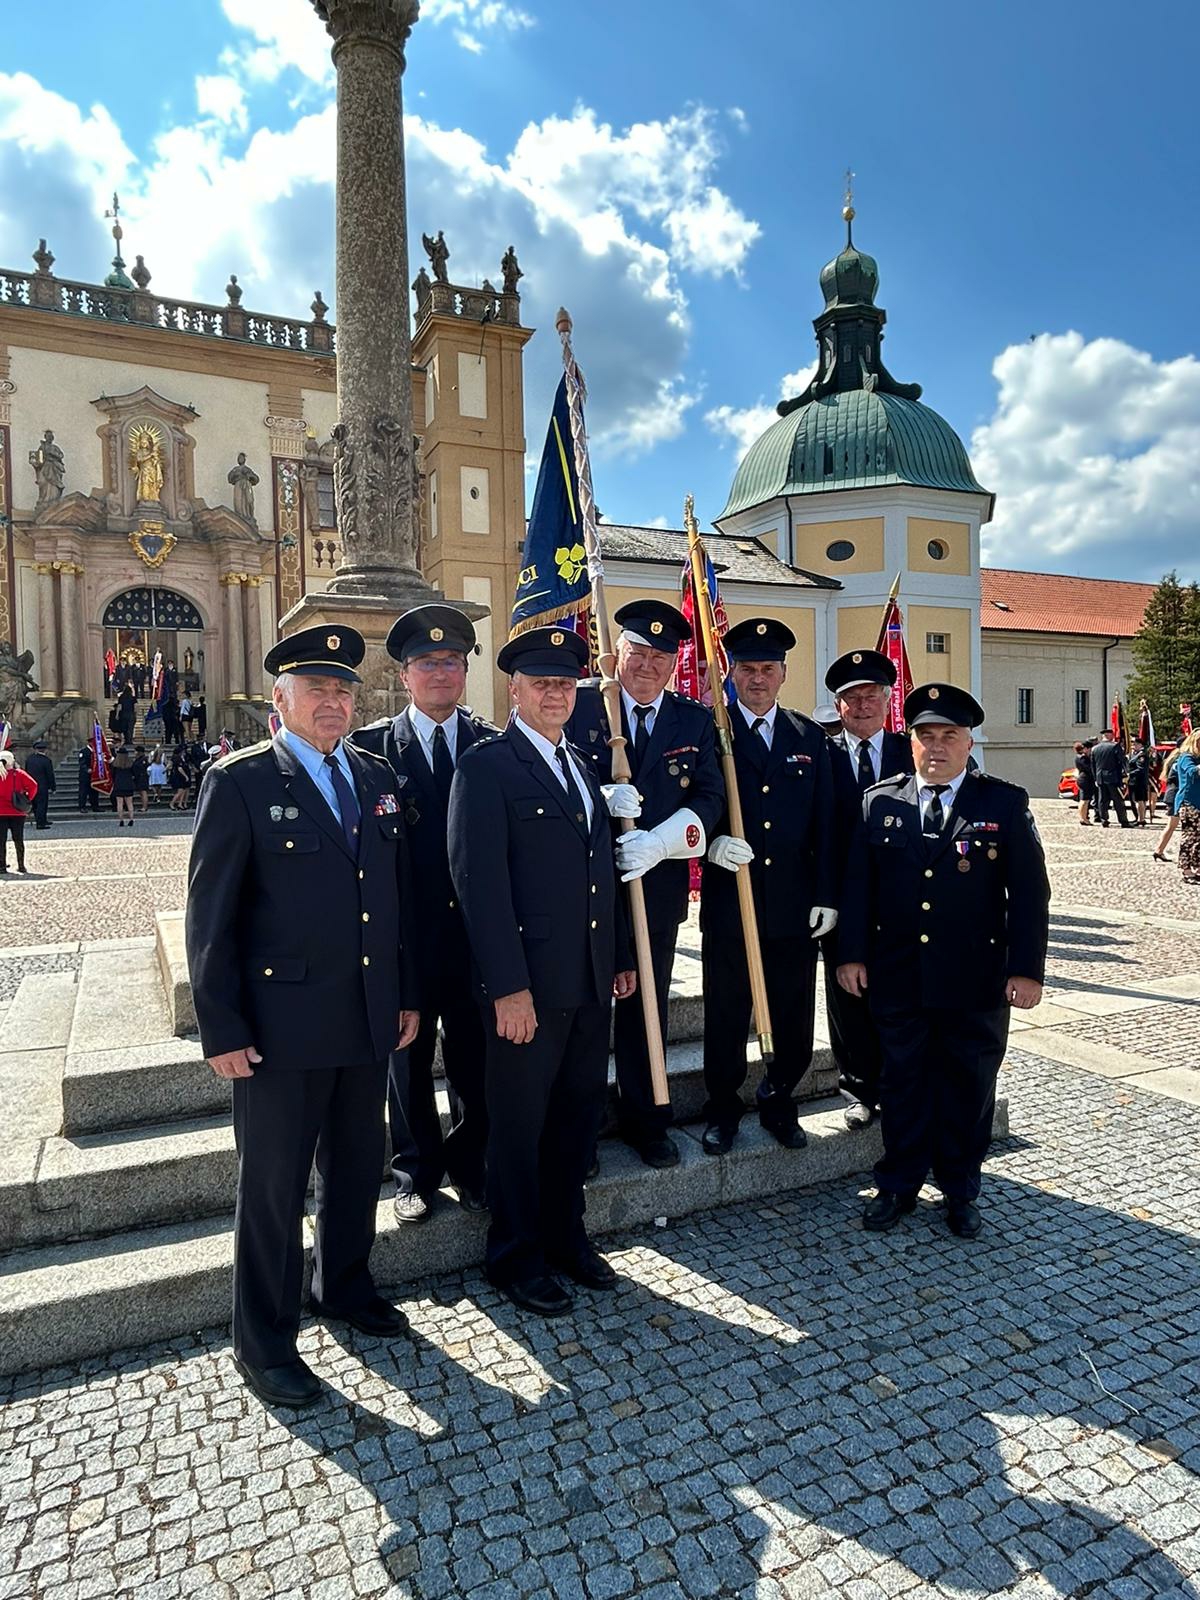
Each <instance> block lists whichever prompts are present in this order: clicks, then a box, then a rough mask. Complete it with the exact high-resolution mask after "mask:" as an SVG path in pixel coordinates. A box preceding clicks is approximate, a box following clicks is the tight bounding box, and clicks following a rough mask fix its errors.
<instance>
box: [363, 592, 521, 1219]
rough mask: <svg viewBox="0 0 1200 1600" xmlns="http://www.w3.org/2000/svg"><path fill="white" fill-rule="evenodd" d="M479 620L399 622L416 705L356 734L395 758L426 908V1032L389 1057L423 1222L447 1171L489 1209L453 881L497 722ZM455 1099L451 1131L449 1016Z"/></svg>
mask: <svg viewBox="0 0 1200 1600" xmlns="http://www.w3.org/2000/svg"><path fill="white" fill-rule="evenodd" d="M476 648H477V646H476V643H475V629H474V628H473V627H472V626H471V622H470V619H469V618H468V617H466V616H464V615H463V613H462V612H461V611H459V610H457V609H456V608H455V607H454V606H449V605H426V606H417V607H415V608H414V609H413V610H412V611H406V612H405V613H404V615H403V616H402V617H401V618H399V620H398V621H397V622H396V623H395V624H394V625H393V627H392V630H391V632H390V633H389V634H388V640H387V649H388V654H389V655H390V656H391V657H392V658H393V659H394V660H396V661H398V662H399V663H400V681H401V682H402V683H403V685H404V688H405V690H406V691H407V693H408V695H409V698H410V702H411V703H410V704H409V705H408V706H406V707H405V709H404V710H403V711H402V712H401V713H400V715H399V716H398V717H389V718H385V719H384V720H383V721H380V722H373V723H371V724H370V725H369V726H368V727H366V728H360V729H359V731H358V732H357V733H356V734H355V735H354V736H353V740H352V742H353V743H354V744H356V745H357V746H358V747H359V749H360V750H370V751H372V752H373V753H374V754H375V755H378V756H382V757H383V758H384V759H385V760H386V761H388V762H390V764H391V767H392V770H393V772H394V773H395V774H396V782H397V784H398V786H399V789H400V795H401V799H402V800H403V801H404V819H405V825H406V832H407V834H408V843H409V859H410V861H411V862H412V872H413V887H414V890H415V893H416V899H417V904H418V905H419V906H420V908H421V937H420V940H419V942H418V945H417V951H416V961H417V970H418V977H419V987H420V991H421V1030H420V1032H419V1033H418V1034H417V1037H416V1038H415V1039H414V1040H413V1042H412V1044H411V1045H410V1046H409V1048H408V1049H407V1050H402V1051H396V1052H394V1053H393V1055H392V1058H391V1061H390V1063H389V1065H388V1119H389V1122H390V1124H391V1134H392V1176H393V1177H394V1178H395V1180H396V1199H395V1211H396V1220H397V1221H398V1222H423V1221H424V1220H425V1218H426V1217H427V1216H428V1215H429V1204H430V1201H431V1199H432V1197H433V1195H434V1194H435V1193H436V1192H437V1190H438V1188H439V1187H440V1186H441V1182H442V1178H443V1176H448V1177H449V1179H450V1182H451V1183H452V1184H453V1185H454V1187H455V1189H456V1190H457V1191H458V1198H459V1201H460V1203H461V1204H462V1205H463V1206H464V1207H465V1208H466V1209H467V1210H468V1211H481V1210H483V1208H484V1176H483V1170H484V1155H485V1152H486V1149H487V1104H486V1102H485V1100H484V1092H483V1064H484V1055H485V1049H486V1047H485V1043H484V1036H483V1023H482V1020H481V1018H480V1015H479V1011H478V1008H477V1007H476V1006H475V1004H474V1001H473V998H472V995H471V953H470V948H469V946H468V944H467V932H466V928H465V927H464V926H463V920H462V911H461V910H460V908H459V904H458V897H457V895H456V894H455V892H454V885H453V883H452V882H451V881H450V862H449V858H448V855H447V851H446V816H447V812H448V810H449V805H450V785H451V783H452V781H453V779H454V769H455V767H456V766H457V765H458V762H459V759H460V758H461V756H462V755H463V753H464V752H465V751H467V750H469V749H470V748H471V746H472V745H473V744H475V743H476V741H477V740H479V739H492V738H494V737H495V736H496V734H497V733H498V732H499V729H498V728H495V727H493V726H492V724H491V723H490V722H488V721H486V720H485V719H484V718H483V717H476V716H474V715H473V714H472V713H471V712H469V711H467V710H465V709H464V708H463V707H462V706H460V705H459V703H458V702H459V700H460V699H461V698H462V695H463V691H464V689H465V688H466V682H467V657H468V656H469V655H470V654H471V653H472V652H473V651H474V650H476ZM439 1021H440V1023H441V1028H442V1066H443V1069H444V1071H445V1074H446V1088H447V1093H448V1098H449V1101H450V1130H449V1132H448V1134H447V1135H446V1138H445V1140H444V1141H443V1139H442V1124H441V1118H440V1117H439V1115H438V1109H437V1099H436V1096H435V1093H434V1086H433V1055H434V1050H435V1049H436V1047H437V1039H438V1023H439Z"/></svg>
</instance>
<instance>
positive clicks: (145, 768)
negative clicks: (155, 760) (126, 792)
mask: <svg viewBox="0 0 1200 1600" xmlns="http://www.w3.org/2000/svg"><path fill="white" fill-rule="evenodd" d="M133 792H134V794H135V795H136V796H137V797H138V799H139V800H140V801H141V803H142V804H141V813H142V815H143V816H145V815H146V812H147V811H148V810H149V808H150V763H149V761H148V760H147V759H146V747H145V745H144V744H139V745H135V746H134V749H133Z"/></svg>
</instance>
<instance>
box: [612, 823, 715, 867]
mask: <svg viewBox="0 0 1200 1600" xmlns="http://www.w3.org/2000/svg"><path fill="white" fill-rule="evenodd" d="M707 842H708V841H707V839H706V838H705V834H704V824H703V823H702V822H701V821H700V818H699V817H698V816H697V815H696V813H695V812H694V811H689V810H688V808H687V807H686V806H683V807H681V809H680V810H678V811H674V812H672V813H671V815H670V816H669V817H668V818H667V819H666V821H665V822H660V823H659V825H658V827H657V828H651V829H649V830H648V831H643V830H642V829H641V828H633V829H631V830H630V831H629V832H628V833H623V834H622V835H621V837H620V838H619V839H618V840H617V870H618V871H619V872H620V874H621V882H622V883H628V882H629V880H630V878H640V877H641V876H642V874H643V873H646V872H649V871H650V868H651V867H656V866H657V865H658V863H659V862H660V861H690V860H692V858H693V857H694V856H702V855H703V854H704V846H705V844H706V843H707Z"/></svg>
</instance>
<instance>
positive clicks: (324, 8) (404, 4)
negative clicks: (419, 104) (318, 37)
mask: <svg viewBox="0 0 1200 1600" xmlns="http://www.w3.org/2000/svg"><path fill="white" fill-rule="evenodd" d="M313 7H314V9H315V10H316V13H317V15H318V16H319V17H320V19H321V21H322V22H323V23H324V24H325V27H326V28H327V29H328V31H329V36H330V38H331V39H332V40H333V51H334V57H335V59H336V56H337V52H338V51H339V50H340V49H341V48H342V47H343V46H345V45H347V44H356V43H360V42H361V43H371V44H383V45H387V46H388V48H389V49H391V50H393V51H394V52H395V53H396V55H397V56H398V57H399V58H400V61H401V63H403V61H404V46H405V44H406V43H407V41H408V36H409V34H410V33H411V32H412V29H413V23H414V22H416V20H417V13H418V10H419V9H420V8H419V5H418V0H313Z"/></svg>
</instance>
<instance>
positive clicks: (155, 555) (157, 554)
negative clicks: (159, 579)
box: [129, 521, 176, 570]
mask: <svg viewBox="0 0 1200 1600" xmlns="http://www.w3.org/2000/svg"><path fill="white" fill-rule="evenodd" d="M129 542H130V544H131V545H132V546H133V549H134V553H135V554H136V556H137V558H138V560H139V561H140V562H142V564H143V565H144V566H147V567H149V568H151V570H153V569H154V568H155V567H161V566H162V564H163V562H164V561H165V560H166V559H167V557H168V556H169V555H170V554H171V551H172V550H174V548H175V544H176V539H175V535H174V534H173V533H170V532H169V531H168V530H167V529H166V528H164V527H163V525H162V523H161V522H157V521H149V522H143V523H142V524H141V525H140V526H139V527H137V528H135V529H134V530H133V532H132V533H131V534H130V535H129Z"/></svg>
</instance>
